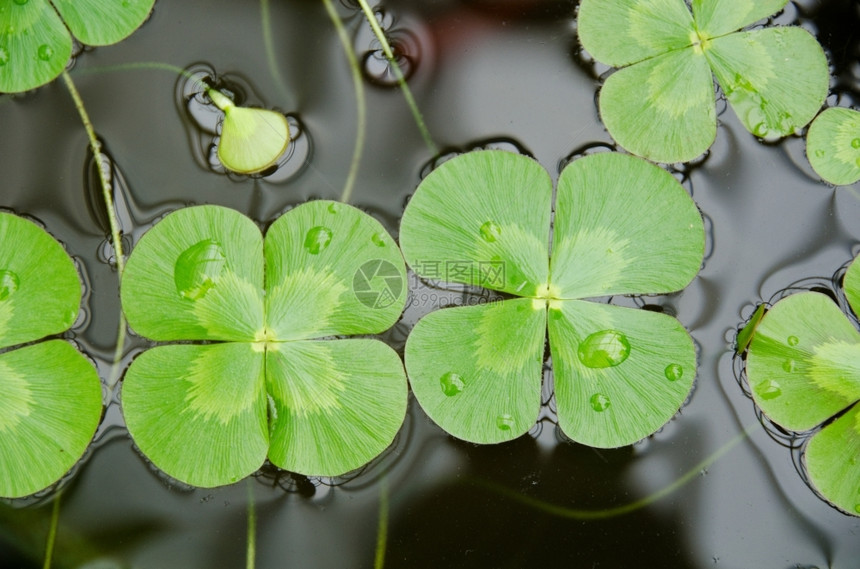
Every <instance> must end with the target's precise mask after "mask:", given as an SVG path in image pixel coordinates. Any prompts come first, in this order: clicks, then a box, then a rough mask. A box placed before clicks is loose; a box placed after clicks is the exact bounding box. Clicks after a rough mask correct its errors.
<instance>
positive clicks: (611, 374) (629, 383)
mask: <svg viewBox="0 0 860 569" xmlns="http://www.w3.org/2000/svg"><path fill="white" fill-rule="evenodd" d="M548 328H549V342H550V348H551V350H552V365H553V372H554V377H555V397H556V402H557V406H558V421H559V425H560V426H561V428H562V430H563V431H564V433H565V434H566V435H567V436H569V437H570V438H572V439H573V440H575V441H577V442H580V443H583V444H587V445H590V446H595V447H601V448H611V447H618V446H622V445H627V444H631V443H634V442H636V441H638V440H640V439H642V438H644V437H646V436H648V435H650V434H652V433H654V432H655V431H656V430H657V429H659V428H660V427H662V426H663V425H664V424H665V423H666V422H667V421H668V420H669V419H671V418H672V416H673V415H675V413H676V412H677V411H678V409H679V408H680V407H681V404H682V403H683V402H684V400H685V399H686V397H687V395H688V394H689V392H690V389H691V387H692V384H693V379H694V378H695V375H696V352H695V348H694V347H693V342H692V340H691V339H690V336H689V335H688V334H687V331H686V330H684V327H683V326H682V325H681V324H680V323H679V322H678V321H677V320H675V319H674V318H672V317H670V316H666V315H665V314H659V313H654V312H648V311H645V310H634V309H629V308H623V307H619V306H612V305H605V304H597V303H592V302H582V301H569V300H565V301H557V302H556V303H555V304H554V306H553V307H552V308H550V311H549V323H548Z"/></svg>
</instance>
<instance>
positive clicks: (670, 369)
mask: <svg viewBox="0 0 860 569" xmlns="http://www.w3.org/2000/svg"><path fill="white" fill-rule="evenodd" d="M664 373H665V374H666V379H668V380H669V381H678V380H679V379H681V376H683V375H684V368H683V367H681V366H680V365H678V364H669V365H667V366H666V370H665V371H664Z"/></svg>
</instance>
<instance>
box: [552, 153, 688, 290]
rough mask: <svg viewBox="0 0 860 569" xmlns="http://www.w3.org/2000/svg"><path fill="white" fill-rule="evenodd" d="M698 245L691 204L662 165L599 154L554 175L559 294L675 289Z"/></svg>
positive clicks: (684, 281) (685, 281)
mask: <svg viewBox="0 0 860 569" xmlns="http://www.w3.org/2000/svg"><path fill="white" fill-rule="evenodd" d="M704 247H705V231H704V226H703V223H702V216H701V215H700V214H699V210H698V208H697V207H696V204H695V203H693V200H692V199H691V198H690V196H689V195H688V194H687V192H686V191H685V190H684V188H683V187H682V186H681V185H680V184H679V183H678V182H677V180H675V178H674V177H673V176H672V175H671V174H669V173H668V172H667V171H665V170H663V169H662V168H658V167H657V166H654V165H653V164H650V163H648V162H646V161H644V160H641V159H639V158H636V157H633V156H628V155H624V154H616V153H610V152H605V153H600V154H594V155H591V156H586V157H584V158H580V159H579V160H576V161H574V162H573V163H571V164H570V165H569V166H568V167H567V168H565V169H564V171H563V172H562V174H561V176H560V177H559V181H558V191H557V203H556V214H555V231H554V234H553V244H552V251H553V254H552V261H551V269H550V273H551V275H552V276H551V281H552V284H553V286H554V287H557V289H558V290H557V291H556V292H555V293H554V294H555V296H556V297H558V298H585V297H591V296H607V295H613V294H630V293H637V294H653V293H665V292H671V291H676V290H680V289H682V288H684V287H685V286H687V284H689V283H690V281H691V280H692V279H693V277H695V276H696V273H698V272H699V267H700V265H701V263H702V256H703V254H704Z"/></svg>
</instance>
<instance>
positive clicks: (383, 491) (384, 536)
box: [373, 478, 388, 569]
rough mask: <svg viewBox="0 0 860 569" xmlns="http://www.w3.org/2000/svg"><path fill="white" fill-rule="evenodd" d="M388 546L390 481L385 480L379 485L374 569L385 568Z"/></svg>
mask: <svg viewBox="0 0 860 569" xmlns="http://www.w3.org/2000/svg"><path fill="white" fill-rule="evenodd" d="M387 545H388V479H386V478H383V479H382V482H381V483H380V485H379V525H378V526H377V530H376V556H375V557H374V561H373V569H383V567H385V550H386V549H387Z"/></svg>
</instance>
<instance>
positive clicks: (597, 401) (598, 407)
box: [589, 393, 610, 413]
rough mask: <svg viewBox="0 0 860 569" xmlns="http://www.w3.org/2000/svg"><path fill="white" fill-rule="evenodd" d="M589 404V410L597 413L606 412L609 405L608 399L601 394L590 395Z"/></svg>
mask: <svg viewBox="0 0 860 569" xmlns="http://www.w3.org/2000/svg"><path fill="white" fill-rule="evenodd" d="M589 402H590V403H591V408H592V409H594V410H595V411H597V412H598V413H602V412H604V411H606V410H607V409H608V408H609V405H610V401H609V397H607V396H605V395H604V394H602V393H595V394H594V395H592V396H591V399H590V400H589Z"/></svg>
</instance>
